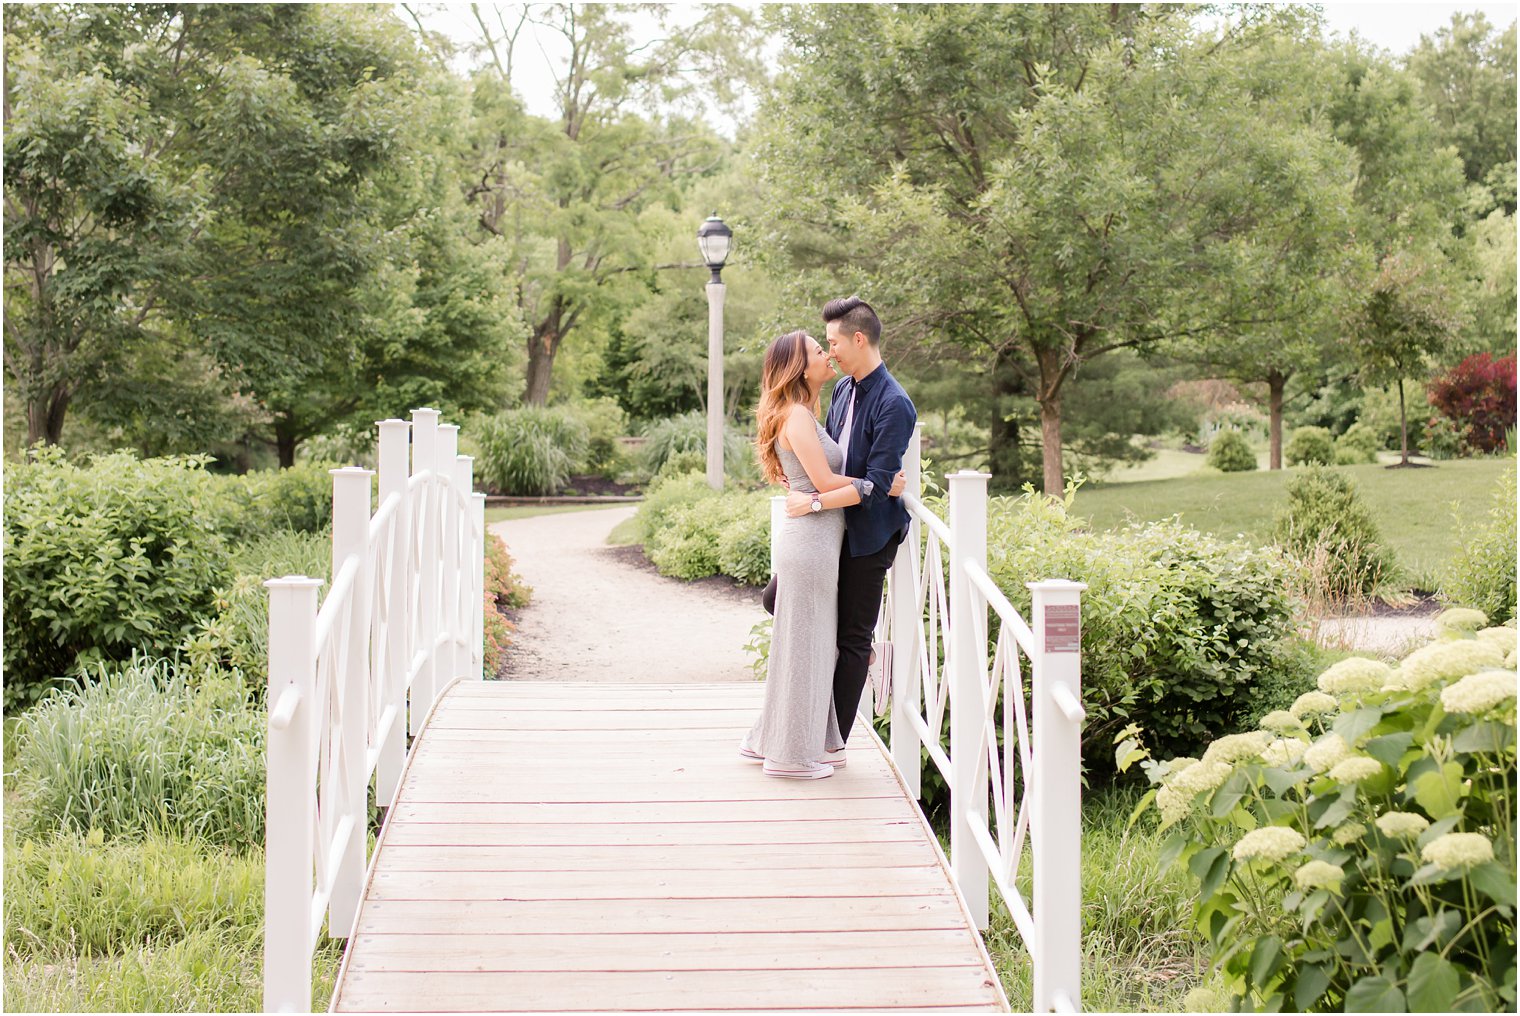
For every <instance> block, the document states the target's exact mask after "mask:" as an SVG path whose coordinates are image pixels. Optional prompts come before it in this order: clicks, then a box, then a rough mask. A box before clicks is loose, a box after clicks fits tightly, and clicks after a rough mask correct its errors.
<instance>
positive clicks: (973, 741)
mask: <svg viewBox="0 0 1520 1016" xmlns="http://www.w3.org/2000/svg"><path fill="white" fill-rule="evenodd" d="M920 464H921V459H920V451H919V431H918V430H917V429H915V431H914V434H913V439H912V443H911V444H910V446H909V448H908V452H907V454H906V455H905V456H904V463H903V468H904V471H905V472H906V473H907V479H908V482H907V486H906V487H905V489H904V494H903V500H904V503H905V504H906V505H907V507H908V511H909V515H910V516H911V519H912V521H911V531H910V532H909V534H908V537H907V538H906V539H905V540H903V542H902V545H901V547H899V548H898V552H897V558H896V561H895V562H894V563H893V566H892V569H891V571H890V572H889V573H888V575H887V586H886V591H885V600H884V603H883V607H882V611H881V615H880V617H881V620H880V622H879V624H878V628H877V638H876V640H877V643H878V645H884V646H886V647H888V648H887V650H886V653H885V656H886V659H885V660H884V661H883V663H882V664H881V665H882V666H884V667H885V668H886V670H887V674H886V677H885V679H884V680H882V682H881V683H880V684H879V685H877V686H876V687H875V689H874V691H875V693H874V694H867V695H866V696H865V697H864V699H863V709H865V710H866V711H867V712H869V711H870V707H869V706H866V705H864V703H874V705H875V710H876V711H877V712H878V713H880V712H883V711H885V710H887V709H890V713H891V719H890V725H891V727H890V737H889V747H890V750H891V752H892V758H893V761H894V763H895V764H896V766H897V768H898V770H899V771H900V772H901V773H902V776H903V780H904V782H905V783H906V784H907V787H908V790H909V791H910V792H912V793H913V794H914V796H919V795H920V794H921V792H922V788H921V780H922V771H921V767H922V758H923V756H924V755H927V756H928V758H929V761H930V762H931V763H932V764H933V765H934V766H935V768H937V769H938V770H939V772H940V774H941V775H942V776H943V777H944V780H945V784H946V785H947V786H948V787H949V788H950V867H951V870H952V872H953V874H954V876H955V881H956V884H957V885H958V886H959V888H960V890H961V893H962V894H963V895H964V896H965V898H966V902H967V905H968V906H969V907H970V909H971V915H972V917H973V919H974V920H975V921H976V924H977V927H978V928H979V929H981V930H984V931H985V930H986V928H987V923H988V897H989V892H988V884H989V881H990V882H991V883H992V884H993V885H996V886H997V888H998V892H999V894H1000V895H1001V896H1002V899H1003V902H1004V904H1005V905H1006V906H1007V908H1008V911H1009V914H1010V915H1011V917H1012V918H1013V922H1014V925H1015V926H1016V927H1017V929H1018V931H1019V935H1020V937H1022V938H1023V940H1024V944H1025V947H1026V949H1027V950H1028V952H1029V954H1030V957H1031V960H1032V962H1033V965H1034V1009H1035V1011H1037V1012H1049V1011H1074V1010H1076V1009H1078V1008H1080V1001H1081V990H1080V989H1081V932H1082V881H1081V875H1082V871H1081V831H1082V813H1081V790H1082V785H1081V759H1082V748H1081V726H1082V722H1083V720H1084V719H1085V718H1086V714H1085V712H1084V711H1083V708H1082V704H1081V700H1082V656H1081V651H1080V650H1081V645H1080V627H1081V625H1080V617H1081V594H1082V591H1083V590H1084V589H1086V588H1087V587H1086V586H1085V585H1082V584H1081V583H1077V582H1068V581H1064V580H1061V579H1046V580H1044V581H1038V582H1030V583H1027V586H1028V588H1029V590H1030V592H1031V594H1032V599H1033V611H1032V614H1033V618H1032V621H1029V622H1026V620H1025V619H1024V618H1023V617H1022V616H1021V615H1020V614H1019V612H1018V611H1017V610H1016V609H1015V608H1014V606H1013V604H1011V603H1010V602H1009V601H1008V598H1007V596H1005V595H1004V594H1003V592H1002V590H1000V589H999V588H998V586H997V583H996V582H994V581H993V579H992V577H991V576H990V575H989V573H988V571H987V481H988V480H989V479H990V477H989V476H988V475H987V474H986V473H976V472H969V471H962V472H959V473H956V474H954V475H952V476H950V477H949V479H948V484H949V488H950V490H949V505H948V508H949V510H948V518H940V516H939V515H937V514H936V513H935V512H934V511H933V510H932V509H931V508H930V507H929V506H928V505H926V504H924V502H923V501H922V500H921V491H922V483H921V468H920ZM784 505H785V499H784V498H776V499H774V500H773V501H772V518H773V530H772V531H773V533H774V532H775V531H776V528H777V527H776V526H775V524H774V522H775V520H776V518H777V516H778V515H779V514H784ZM773 540H774V536H773ZM781 595H785V593H784V592H783V593H782V594H781ZM992 617H995V618H996V619H997V640H996V642H995V644H994V648H993V652H992V654H991V660H990V661H989V659H988V651H987V650H988V642H989V631H990V629H989V627H988V625H989V621H990V619H991V618H992ZM1026 675H1027V678H1028V680H1027V681H1026ZM947 711H948V712H949V714H950V724H949V728H950V729H949V737H948V743H947V739H946V738H945V737H944V736H943V735H942V733H941V732H942V731H943V730H944V725H945V724H944V721H945V714H946V712H947ZM921 752H922V754H921ZM989 803H990V805H991V807H990V810H989V807H988V805H989ZM1026 852H1028V853H1030V854H1032V857H1031V862H1032V863H1031V865H1030V867H1031V871H1032V875H1033V879H1032V893H1031V894H1030V895H1031V896H1032V901H1031V900H1030V899H1027V898H1026V894H1025V893H1024V892H1023V891H1022V890H1021V889H1020V886H1019V883H1020V879H1019V867H1020V864H1021V862H1022V861H1023V859H1024V857H1025V854H1026ZM1031 902H1032V904H1033V905H1032V906H1031Z"/></svg>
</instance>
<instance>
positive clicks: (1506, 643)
mask: <svg viewBox="0 0 1520 1016" xmlns="http://www.w3.org/2000/svg"><path fill="white" fill-rule="evenodd" d="M1478 638H1480V639H1482V640H1483V641H1484V642H1492V643H1493V644H1494V645H1496V646H1498V647H1499V649H1500V651H1502V652H1505V653H1512V652H1514V651H1515V629H1513V628H1506V627H1504V626H1503V625H1500V626H1499V627H1497V628H1484V629H1483V630H1482V631H1480V632H1478Z"/></svg>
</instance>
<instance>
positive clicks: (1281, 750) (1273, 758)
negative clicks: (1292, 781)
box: [1261, 737, 1309, 768]
mask: <svg viewBox="0 0 1520 1016" xmlns="http://www.w3.org/2000/svg"><path fill="white" fill-rule="evenodd" d="M1308 747H1309V746H1308V745H1307V744H1305V743H1304V742H1302V741H1300V740H1299V739H1298V738H1296V737H1279V738H1278V739H1277V740H1275V741H1273V742H1272V743H1271V744H1269V745H1267V746H1266V747H1265V748H1263V749H1262V751H1261V757H1262V758H1263V759H1265V760H1266V762H1267V764H1268V765H1274V766H1278V767H1282V768H1286V767H1287V766H1291V765H1297V764H1298V760H1299V759H1301V758H1303V757H1304V752H1305V751H1306V750H1308Z"/></svg>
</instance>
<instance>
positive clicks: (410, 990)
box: [337, 966, 997, 1012]
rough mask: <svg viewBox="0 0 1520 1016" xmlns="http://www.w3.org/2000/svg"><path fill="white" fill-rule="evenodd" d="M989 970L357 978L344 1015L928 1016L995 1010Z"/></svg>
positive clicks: (345, 994) (371, 974)
mask: <svg viewBox="0 0 1520 1016" xmlns="http://www.w3.org/2000/svg"><path fill="white" fill-rule="evenodd" d="M988 976H989V975H988V974H987V972H986V971H985V970H983V969H981V968H980V967H967V966H955V967H912V968H908V969H903V970H895V971H894V970H882V969H879V968H866V969H855V968H831V969H825V970H816V969H815V970H808V971H806V973H805V974H802V975H801V977H785V976H778V975H777V973H776V972H775V971H770V970H689V971H681V972H678V973H677V972H667V971H626V972H616V971H610V972H609V971H585V972H582V973H578V974H576V975H575V976H574V977H552V976H551V977H545V976H543V975H542V974H538V973H526V974H524V973H509V972H501V973H497V972H481V973H467V972H457V971H451V972H443V973H439V972H431V971H429V972H396V973H392V972H380V971H353V972H351V973H350V974H349V975H348V978H347V980H346V981H345V982H344V985H343V990H342V994H341V997H340V999H339V1004H338V1006H337V1008H339V1009H340V1010H343V1011H361V1010H365V1011H377V1012H407V1011H411V1012H416V1011H432V1012H437V1011H441V1010H452V1011H457V1012H486V1011H493V1010H494V1011H499V1010H501V1009H503V1008H510V1007H514V1004H515V1007H517V1008H520V1009H531V1010H535V1011H546V1010H547V1011H557V1012H569V1011H587V1010H593V1011H605V1010H608V1009H611V1008H616V1009H618V1010H619V1011H623V1012H647V1011H652V1010H667V1011H669V1010H693V1009H697V1010H702V1009H764V1010H780V1009H792V1010H797V1009H803V1010H811V1009H819V1008H840V1007H850V1008H863V1009H919V1008H922V1007H923V1006H937V1005H955V1004H960V1005H988V1004H994V1003H995V1001H996V999H997V993H996V989H995V988H994V987H993V985H992V984H991V983H990V982H989V981H988Z"/></svg>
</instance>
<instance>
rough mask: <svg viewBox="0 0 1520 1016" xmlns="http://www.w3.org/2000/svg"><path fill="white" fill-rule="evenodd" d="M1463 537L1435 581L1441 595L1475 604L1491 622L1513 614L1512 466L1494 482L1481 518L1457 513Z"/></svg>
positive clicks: (1454, 600)
mask: <svg viewBox="0 0 1520 1016" xmlns="http://www.w3.org/2000/svg"><path fill="white" fill-rule="evenodd" d="M1455 521H1456V525H1457V527H1458V529H1459V530H1461V531H1464V532H1466V533H1467V541H1466V542H1465V543H1464V544H1463V545H1462V549H1461V550H1460V551H1459V552H1458V553H1457V556H1456V558H1455V559H1454V560H1453V561H1452V562H1451V565H1450V567H1449V568H1448V569H1447V571H1446V574H1445V575H1444V576H1443V577H1442V581H1441V596H1442V598H1443V599H1445V600H1447V601H1449V602H1451V603H1454V604H1457V605H1459V606H1464V607H1476V608H1477V609H1479V610H1481V611H1483V612H1484V613H1486V614H1488V616H1489V617H1490V618H1492V619H1493V620H1494V621H1495V622H1496V623H1502V622H1505V621H1509V620H1511V619H1512V618H1514V616H1515V551H1516V548H1515V466H1514V464H1513V463H1511V464H1510V467H1509V469H1508V470H1507V471H1506V472H1505V475H1504V478H1503V479H1502V480H1501V481H1500V483H1499V484H1498V485H1497V486H1496V487H1495V489H1494V492H1493V499H1492V501H1491V502H1490V503H1489V508H1488V510H1487V511H1486V512H1485V513H1484V515H1483V517H1482V519H1481V520H1480V521H1478V522H1477V524H1474V522H1473V520H1472V519H1469V518H1466V517H1463V516H1460V515H1459V516H1458V517H1457V519H1456V520H1455Z"/></svg>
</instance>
